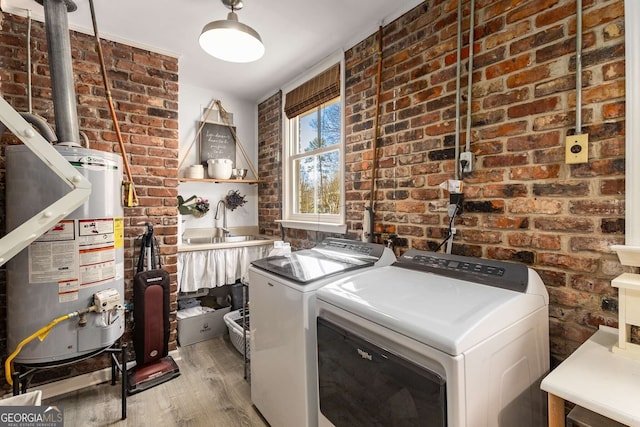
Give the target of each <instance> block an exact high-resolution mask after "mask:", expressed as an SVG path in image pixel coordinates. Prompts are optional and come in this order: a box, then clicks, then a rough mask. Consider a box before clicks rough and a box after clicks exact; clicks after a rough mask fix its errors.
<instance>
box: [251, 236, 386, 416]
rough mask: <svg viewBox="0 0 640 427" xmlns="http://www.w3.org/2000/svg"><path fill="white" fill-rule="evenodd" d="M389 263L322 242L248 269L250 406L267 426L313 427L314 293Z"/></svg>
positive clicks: (360, 248) (347, 244) (341, 243)
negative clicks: (266, 422) (347, 277)
mask: <svg viewBox="0 0 640 427" xmlns="http://www.w3.org/2000/svg"><path fill="white" fill-rule="evenodd" d="M395 260H396V258H395V255H394V254H393V251H392V250H391V249H389V248H387V247H384V246H382V245H378V244H373V243H366V242H359V241H353V240H346V239H337V238H328V239H325V240H323V241H322V242H321V243H319V244H318V245H317V246H316V247H314V248H312V249H305V250H301V251H295V252H292V253H291V254H287V255H282V256H271V257H267V258H264V259H260V260H256V261H253V262H252V263H251V264H252V265H251V267H250V268H249V293H250V295H251V302H250V311H251V323H250V348H251V371H250V373H251V374H250V381H251V401H252V402H253V404H254V405H255V407H256V408H257V409H258V410H259V411H260V413H261V414H262V415H263V416H264V418H265V419H266V420H267V421H268V422H269V424H270V425H272V426H274V427H314V426H316V425H317V423H318V414H317V407H318V405H317V400H318V397H317V388H318V387H317V370H316V366H317V364H316V306H315V294H316V291H317V290H318V289H320V288H321V287H323V286H325V285H327V284H329V283H332V282H333V281H335V280H338V279H339V278H340V277H344V276H345V275H349V274H353V273H355V272H360V271H368V270H370V269H377V268H379V267H381V266H385V265H390V264H392V263H393V262H395Z"/></svg>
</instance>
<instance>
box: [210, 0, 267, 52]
mask: <svg viewBox="0 0 640 427" xmlns="http://www.w3.org/2000/svg"><path fill="white" fill-rule="evenodd" d="M222 4H224V5H225V6H226V7H228V8H229V9H231V12H229V14H228V15H227V19H226V20H222V21H213V22H209V23H208V24H207V25H205V26H204V28H203V29H202V33H201V34H200V39H199V41H200V47H202V49H204V51H205V52H207V53H208V54H209V55H211V56H214V57H216V58H218V59H222V60H223V61H229V62H252V61H256V60H258V59H260V58H261V57H262V55H263V54H264V45H263V44H262V39H261V38H260V35H259V34H258V33H257V32H256V30H254V29H253V28H251V27H249V26H248V25H245V24H243V23H241V22H239V21H238V15H237V14H236V12H235V11H236V10H239V9H242V6H243V4H242V0H222Z"/></svg>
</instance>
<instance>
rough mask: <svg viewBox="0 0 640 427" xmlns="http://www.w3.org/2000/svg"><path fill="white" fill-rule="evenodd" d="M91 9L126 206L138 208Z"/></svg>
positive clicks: (93, 18)
mask: <svg viewBox="0 0 640 427" xmlns="http://www.w3.org/2000/svg"><path fill="white" fill-rule="evenodd" d="M89 7H90V8H91V22H92V23H93V32H94V34H95V37H96V46H97V48H98V58H99V59H100V70H101V71H102V83H103V84H104V92H105V96H106V97H107V104H108V105H109V112H110V113H111V120H112V121H113V127H114V129H115V132H116V136H117V137H118V146H119V147H120V153H121V154H122V163H123V164H124V170H125V172H126V173H127V179H128V181H125V182H124V183H123V185H124V201H123V203H124V206H128V207H131V206H138V195H137V194H136V188H135V185H134V184H133V176H132V175H131V168H130V167H129V160H128V158H127V152H126V150H125V148H124V141H123V140H122V133H121V132H120V125H119V124H118V117H117V116H116V110H115V108H114V106H113V98H112V97H111V90H110V89H109V78H108V76H107V68H106V67H105V65H104V55H103V54H102V44H101V43H100V34H99V33H98V23H97V21H96V11H95V9H94V6H93V0H89Z"/></svg>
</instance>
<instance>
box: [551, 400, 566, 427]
mask: <svg viewBox="0 0 640 427" xmlns="http://www.w3.org/2000/svg"><path fill="white" fill-rule="evenodd" d="M548 400H549V427H564V425H565V416H564V399H563V398H561V397H558V396H556V395H555V394H551V393H549V397H548Z"/></svg>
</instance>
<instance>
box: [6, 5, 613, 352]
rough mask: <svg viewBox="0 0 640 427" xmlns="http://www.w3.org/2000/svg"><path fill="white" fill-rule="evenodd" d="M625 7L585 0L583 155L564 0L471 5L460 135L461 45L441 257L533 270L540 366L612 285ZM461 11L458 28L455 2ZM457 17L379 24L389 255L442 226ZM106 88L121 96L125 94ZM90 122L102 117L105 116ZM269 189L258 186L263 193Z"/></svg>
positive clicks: (364, 129)
mask: <svg viewBox="0 0 640 427" xmlns="http://www.w3.org/2000/svg"><path fill="white" fill-rule="evenodd" d="M623 4H624V2H623V1H622V0H602V1H595V0H585V1H584V4H583V6H584V17H585V21H584V23H586V25H585V28H584V31H583V73H582V84H583V99H582V105H581V109H582V123H583V128H582V131H583V132H586V133H588V134H589V141H590V143H589V162H588V163H585V164H579V165H567V164H565V136H567V135H571V134H574V133H575V129H574V127H575V122H576V115H575V108H576V107H575V104H576V101H575V2H571V1H564V0H544V1H538V2H522V1H515V0H513V1H512V0H504V1H486V2H480V3H478V2H476V18H477V19H476V24H475V29H474V31H475V36H476V39H475V42H474V53H475V58H474V59H475V61H474V69H473V85H472V87H471V90H472V98H471V111H472V118H471V130H470V135H468V136H467V132H466V130H465V126H466V117H465V109H466V107H467V105H466V102H467V99H466V85H467V78H466V77H467V74H466V73H467V71H468V70H467V69H466V64H467V62H466V61H467V59H466V58H467V56H468V52H469V49H468V45H467V43H466V41H465V42H464V46H463V51H462V57H463V63H462V65H463V67H462V69H463V75H462V82H461V83H462V95H461V101H462V104H461V110H462V111H461V112H462V117H461V120H460V123H459V124H460V125H461V126H460V128H461V135H460V141H461V143H462V144H464V143H465V142H466V140H467V138H468V139H469V141H470V143H471V146H470V149H471V151H472V152H473V153H474V154H475V155H476V161H475V164H474V170H473V172H472V173H470V174H465V175H464V177H463V179H464V183H465V189H464V192H465V202H464V207H463V208H464V214H463V215H462V216H460V217H458V218H457V219H456V227H458V229H459V230H460V232H459V234H458V235H457V236H456V238H455V240H454V244H453V251H452V252H453V253H457V254H466V255H472V256H482V257H488V258H494V259H504V260H510V261H518V262H524V263H527V264H530V265H532V266H535V268H536V271H538V272H539V274H540V276H541V277H542V279H543V280H544V282H545V284H546V286H547V288H549V289H553V290H554V291H553V292H550V295H551V305H550V315H551V317H552V318H551V321H550V348H551V351H552V357H553V359H554V360H562V359H564V358H566V356H568V355H569V354H570V353H571V352H572V351H573V350H575V349H576V348H577V347H578V346H579V345H580V344H581V342H582V341H584V340H585V339H586V338H587V337H588V336H590V335H591V334H592V333H593V332H594V331H595V329H596V327H597V325H599V324H613V323H614V322H615V316H608V315H607V314H603V313H602V312H601V310H600V307H599V303H600V299H601V297H602V295H610V294H611V289H610V288H607V286H606V283H607V282H608V281H610V280H611V278H612V277H615V275H616V274H619V272H621V271H622V267H621V266H620V264H619V262H618V260H617V258H616V256H615V255H614V254H613V253H611V252H610V251H606V250H605V249H604V246H605V245H606V243H609V242H613V241H619V240H620V239H621V238H622V237H623V236H624V215H625V211H624V191H625V188H624V172H625V171H624V156H625V129H624V124H625V93H624V80H625V68H624V62H625V58H624V20H623V17H624V15H623V11H624V7H623ZM463 6H464V8H465V20H464V25H466V26H468V22H469V20H468V13H469V4H468V3H464V4H463ZM456 17H457V13H456V3H455V2H453V1H447V2H443V1H441V0H428V1H425V2H424V3H421V4H420V5H419V6H417V7H416V8H414V9H412V10H411V11H409V12H408V13H407V14H405V15H403V16H401V17H399V18H398V19H397V20H395V21H394V22H392V23H389V24H387V25H385V27H384V36H383V44H384V66H383V74H382V93H381V97H382V105H381V107H382V108H381V111H382V114H381V116H380V123H379V124H380V130H381V135H380V138H379V140H378V148H379V149H378V151H377V156H378V166H379V168H378V170H377V175H378V176H377V179H376V188H377V191H376V194H375V196H376V205H375V208H376V224H375V226H376V232H379V233H382V232H387V231H391V230H393V231H394V232H401V233H404V234H405V235H404V236H400V239H404V241H403V245H402V250H405V249H406V248H417V249H424V250H434V249H435V248H436V247H437V245H438V244H439V243H440V242H441V240H442V238H443V237H444V236H445V235H446V232H447V224H448V217H447V206H448V202H449V200H448V197H447V194H446V192H444V191H443V190H442V189H441V188H440V187H439V185H440V184H441V183H442V182H444V181H446V180H448V179H453V178H454V173H455V168H456V164H455V161H454V157H455V150H454V145H455V139H456V138H455V133H456V111H455V107H456V98H455V96H456V95H455V87H456V82H455V79H456V66H455V57H456V53H455V50H456V43H457V40H456V37H455V35H456V34H455V33H456V23H455V20H456ZM465 31H468V30H465ZM376 48H377V34H373V35H372V36H371V37H368V38H366V39H365V40H363V41H362V42H360V43H358V44H356V45H355V46H354V47H353V48H352V49H348V50H347V51H346V52H345V60H346V70H345V74H346V77H345V84H346V93H345V98H344V104H345V105H344V107H345V111H346V113H347V119H346V122H347V126H346V129H345V131H346V132H345V144H346V152H345V154H346V156H345V157H346V158H345V162H346V165H345V170H346V173H345V180H346V184H345V185H346V188H347V193H346V194H345V199H346V200H347V203H346V206H345V210H346V216H347V233H346V235H347V236H349V237H353V238H359V237H360V236H361V230H362V210H363V208H364V206H365V205H366V203H367V202H368V198H369V191H370V189H371V183H370V179H369V178H370V173H371V170H372V169H371V166H372V161H373V158H372V155H371V147H370V145H371V139H372V138H373V123H374V118H375V116H374V111H373V110H374V105H375V73H376V66H375V65H376V61H375V59H376ZM541 61H542V62H541ZM21 66H23V65H21ZM132 68H133V67H132ZM121 71H122V72H126V73H132V74H135V73H140V72H141V71H140V70H137V69H135V70H134V69H132V70H125V69H124V68H122V69H121ZM43 74H44V73H43ZM158 75H159V74H151V77H157V76H158ZM87 79H88V80H90V78H89V77H87ZM2 82H3V83H4V82H6V79H4V78H3V80H2ZM13 83H14V84H16V85H17V86H19V85H24V83H23V82H21V83H17V82H13ZM47 84H48V82H46V81H45V82H44V83H43V84H42V85H41V87H46V85H47ZM128 84H129V85H133V84H137V83H135V82H128ZM123 87H128V88H131V86H126V85H124V86H123ZM150 88H152V87H150ZM16 89H19V87H16ZM153 89H160V88H153ZM174 89H175V87H174ZM118 90H121V93H119V96H122V95H124V94H126V92H125V90H124V89H118ZM83 95H87V96H97V97H100V96H101V95H100V94H98V93H92V92H90V93H86V94H83ZM21 96H22V97H24V95H21ZM282 96H283V94H277V95H275V97H274V99H269V100H268V101H265V103H263V104H262V105H261V106H260V107H259V124H258V126H259V135H260V136H259V141H260V143H261V145H260V153H261V154H259V156H260V157H259V165H262V164H264V167H265V171H266V176H268V177H270V179H271V181H270V182H269V185H268V186H266V185H261V186H259V194H260V202H259V203H260V204H264V205H265V209H264V211H267V212H268V213H269V215H271V216H270V217H267V218H263V213H262V212H263V210H262V209H261V210H260V216H259V218H260V223H261V224H263V223H264V224H265V225H266V226H265V227H263V226H262V225H261V229H263V228H264V229H265V231H268V232H270V233H271V235H275V236H278V235H279V233H280V231H279V226H278V225H277V223H275V222H274V221H275V219H277V215H278V214H279V211H278V206H276V207H275V208H273V207H272V206H271V207H270V208H269V209H267V207H266V206H267V204H271V205H273V204H277V203H278V202H277V200H278V199H277V197H276V196H275V194H277V191H278V189H277V188H275V186H276V182H277V176H275V174H276V173H277V172H276V171H277V170H278V164H277V162H275V161H274V159H273V156H272V153H273V152H279V150H278V149H279V148H280V145H279V144H280V140H281V138H282V135H281V129H280V127H281V117H280V114H281V113H280V111H281V110H280V108H281V102H282ZM275 100H277V101H278V102H271V101H275ZM22 102H24V101H22ZM122 102H128V103H133V104H137V102H133V101H129V100H127V99H126V98H124V99H122ZM174 102H176V101H175V100H174ZM141 104H143V103H141ZM23 105H24V104H23ZM153 107H155V108H160V109H162V108H163V107H164V106H158V105H154V106H153ZM88 108H91V107H88ZM92 108H96V109H100V107H97V106H94V107H92ZM102 110H104V109H102ZM269 111H272V112H273V114H272V115H271V117H272V118H275V120H274V121H273V122H270V123H269V125H267V124H266V123H262V122H261V121H260V120H262V116H263V115H264V116H266V114H267V112H269ZM102 114H104V113H102ZM101 119H103V120H105V121H108V116H102V117H101ZM174 122H175V121H174ZM132 124H133V125H142V123H132ZM164 129H165V130H167V128H166V127H165V128H164ZM96 131H98V129H96ZM267 135H268V136H269V142H268V144H266V143H264V141H265V139H266V137H267ZM135 136H136V135H134V134H132V135H131V136H130V137H131V138H133V137H135ZM140 146H142V147H143V148H154V146H153V145H147V146H143V145H140ZM267 147H268V148H267ZM262 153H263V154H262ZM141 155H144V154H141ZM425 156H426V157H425ZM267 188H268V189H270V190H272V191H271V193H272V194H266V191H265V190H266V189H267ZM268 197H271V198H273V199H268ZM263 198H264V201H263ZM421 233H423V234H422V235H421ZM484 233H488V234H486V235H484ZM287 237H288V238H289V237H290V240H291V242H292V244H293V245H300V246H299V247H306V246H309V245H310V244H311V242H312V241H314V240H316V239H317V238H319V237H321V236H320V235H317V236H316V235H311V234H309V233H306V232H305V233H297V232H296V233H293V232H291V233H289V232H288V233H287ZM304 239H310V240H309V241H305V240H304ZM600 242H606V243H600ZM598 245H600V246H598Z"/></svg>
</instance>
